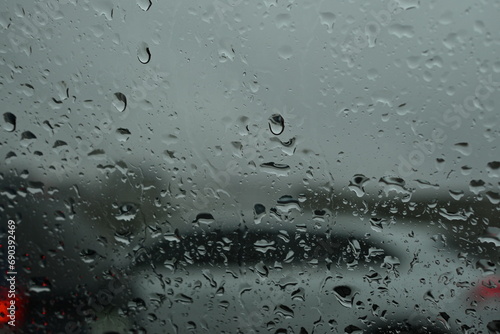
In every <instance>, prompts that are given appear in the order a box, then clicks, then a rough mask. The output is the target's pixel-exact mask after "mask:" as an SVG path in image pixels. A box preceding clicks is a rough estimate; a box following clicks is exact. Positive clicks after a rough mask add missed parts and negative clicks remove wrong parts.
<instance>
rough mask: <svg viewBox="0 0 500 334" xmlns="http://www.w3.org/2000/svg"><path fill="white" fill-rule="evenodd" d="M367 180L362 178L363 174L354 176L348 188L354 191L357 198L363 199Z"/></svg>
mask: <svg viewBox="0 0 500 334" xmlns="http://www.w3.org/2000/svg"><path fill="white" fill-rule="evenodd" d="M369 180H370V179H369V178H367V177H366V176H364V175H363V174H356V175H354V176H353V177H352V179H351V181H350V182H349V187H348V188H349V189H350V190H352V191H354V192H355V193H356V195H357V196H358V197H363V195H364V194H365V188H364V185H365V183H366V182H368V181H369Z"/></svg>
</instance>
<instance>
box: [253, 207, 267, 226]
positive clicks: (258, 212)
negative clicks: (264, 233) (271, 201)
mask: <svg viewBox="0 0 500 334" xmlns="http://www.w3.org/2000/svg"><path fill="white" fill-rule="evenodd" d="M265 215H266V207H265V206H264V205H262V204H259V203H257V204H255V205H254V207H253V222H254V223H255V224H260V223H261V221H262V218H263V217H264V216H265Z"/></svg>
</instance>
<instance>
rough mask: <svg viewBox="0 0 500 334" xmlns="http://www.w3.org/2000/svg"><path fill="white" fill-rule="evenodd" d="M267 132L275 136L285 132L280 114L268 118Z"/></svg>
mask: <svg viewBox="0 0 500 334" xmlns="http://www.w3.org/2000/svg"><path fill="white" fill-rule="evenodd" d="M269 130H271V132H272V133H273V135H276V136H278V135H280V134H282V133H283V131H285V120H284V119H283V117H282V116H281V115H280V114H274V115H272V116H271V117H269Z"/></svg>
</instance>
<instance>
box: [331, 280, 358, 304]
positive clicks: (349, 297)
mask: <svg viewBox="0 0 500 334" xmlns="http://www.w3.org/2000/svg"><path fill="white" fill-rule="evenodd" d="M333 293H334V295H335V297H336V298H337V300H338V301H339V303H340V304H341V305H342V306H344V307H348V308H351V307H352V303H353V300H354V296H355V295H356V294H357V293H353V291H352V289H351V288H350V287H348V286H346V285H339V286H336V287H335V288H333Z"/></svg>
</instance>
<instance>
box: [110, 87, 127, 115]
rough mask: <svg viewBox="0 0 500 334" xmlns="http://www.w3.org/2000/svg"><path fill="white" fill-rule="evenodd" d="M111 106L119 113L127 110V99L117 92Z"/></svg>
mask: <svg viewBox="0 0 500 334" xmlns="http://www.w3.org/2000/svg"><path fill="white" fill-rule="evenodd" d="M113 106H115V108H116V110H118V111H119V112H122V111H124V110H125V109H126V108H127V97H126V96H125V95H124V94H122V93H120V92H118V93H115V94H114V98H113Z"/></svg>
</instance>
